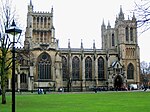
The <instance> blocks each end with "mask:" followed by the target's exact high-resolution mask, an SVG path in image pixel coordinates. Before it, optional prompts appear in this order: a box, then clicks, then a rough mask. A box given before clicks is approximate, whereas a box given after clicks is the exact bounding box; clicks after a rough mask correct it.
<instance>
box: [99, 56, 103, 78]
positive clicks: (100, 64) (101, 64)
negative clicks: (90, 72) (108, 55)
mask: <svg viewBox="0 0 150 112" xmlns="http://www.w3.org/2000/svg"><path fill="white" fill-rule="evenodd" d="M98 80H104V59H103V58H102V57H99V58H98Z"/></svg>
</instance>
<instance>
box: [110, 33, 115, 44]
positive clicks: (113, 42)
mask: <svg viewBox="0 0 150 112" xmlns="http://www.w3.org/2000/svg"><path fill="white" fill-rule="evenodd" d="M114 39H115V38H114V33H113V34H112V40H111V41H112V46H115V40H114Z"/></svg>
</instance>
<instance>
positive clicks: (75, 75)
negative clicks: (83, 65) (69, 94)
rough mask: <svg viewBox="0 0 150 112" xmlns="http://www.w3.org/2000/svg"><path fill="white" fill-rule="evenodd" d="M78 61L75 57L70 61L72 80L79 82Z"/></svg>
mask: <svg viewBox="0 0 150 112" xmlns="http://www.w3.org/2000/svg"><path fill="white" fill-rule="evenodd" d="M79 74H80V60H79V58H78V57H77V56H75V57H74V58H73V59H72V80H79Z"/></svg>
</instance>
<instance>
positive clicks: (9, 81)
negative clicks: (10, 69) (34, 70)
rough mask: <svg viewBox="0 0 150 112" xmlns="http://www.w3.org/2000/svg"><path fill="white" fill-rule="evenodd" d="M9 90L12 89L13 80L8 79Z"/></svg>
mask: <svg viewBox="0 0 150 112" xmlns="http://www.w3.org/2000/svg"><path fill="white" fill-rule="evenodd" d="M8 89H9V90H10V89H11V78H9V79H8Z"/></svg>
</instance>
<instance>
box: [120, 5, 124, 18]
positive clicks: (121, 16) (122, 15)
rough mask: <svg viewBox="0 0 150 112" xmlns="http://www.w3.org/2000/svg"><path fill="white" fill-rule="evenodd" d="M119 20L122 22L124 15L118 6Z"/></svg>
mask: <svg viewBox="0 0 150 112" xmlns="http://www.w3.org/2000/svg"><path fill="white" fill-rule="evenodd" d="M119 19H120V20H124V13H123V11H122V6H120V13H119Z"/></svg>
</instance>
